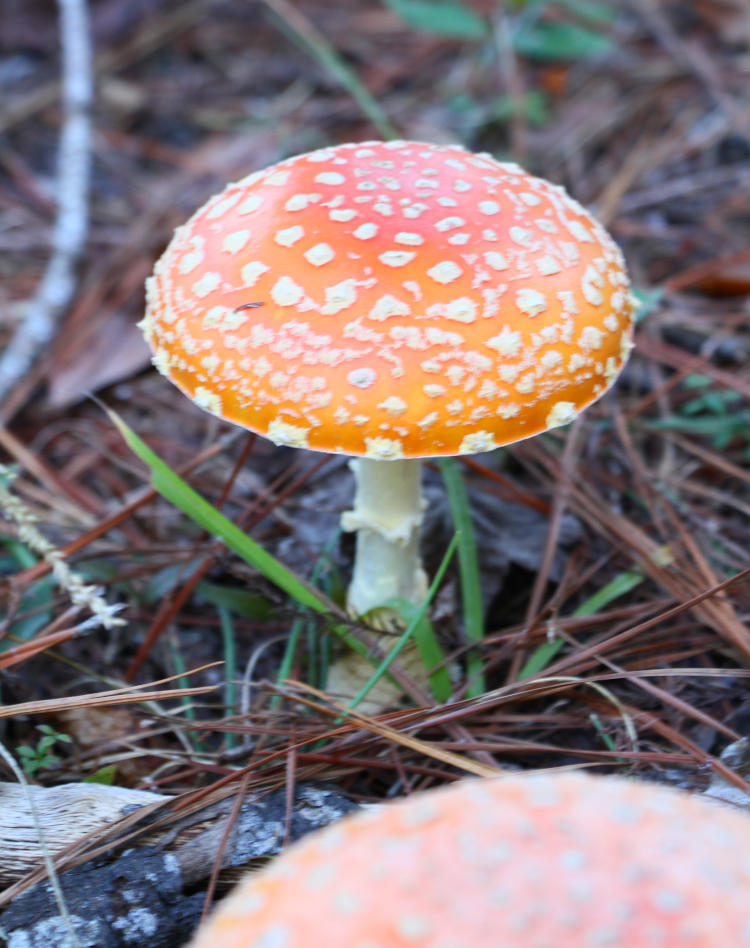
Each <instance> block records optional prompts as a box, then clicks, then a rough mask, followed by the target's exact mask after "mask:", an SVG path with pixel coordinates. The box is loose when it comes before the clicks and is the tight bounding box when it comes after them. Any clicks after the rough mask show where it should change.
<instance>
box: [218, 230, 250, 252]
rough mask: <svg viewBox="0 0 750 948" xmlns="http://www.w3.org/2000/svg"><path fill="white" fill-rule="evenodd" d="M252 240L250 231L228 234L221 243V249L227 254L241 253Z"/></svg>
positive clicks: (236, 231)
mask: <svg viewBox="0 0 750 948" xmlns="http://www.w3.org/2000/svg"><path fill="white" fill-rule="evenodd" d="M249 239H250V231H249V230H235V231H232V233H231V234H227V235H226V237H225V238H224V240H223V241H222V242H221V249H222V250H223V251H224V252H225V253H239V252H240V250H242V249H243V248H244V246H245V244H246V243H247V242H248V240H249Z"/></svg>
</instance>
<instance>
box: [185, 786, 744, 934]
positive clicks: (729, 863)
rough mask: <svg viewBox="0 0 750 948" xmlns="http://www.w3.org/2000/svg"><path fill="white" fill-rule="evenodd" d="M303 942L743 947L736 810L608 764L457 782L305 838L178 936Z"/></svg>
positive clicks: (740, 833) (740, 827) (740, 822)
mask: <svg viewBox="0 0 750 948" xmlns="http://www.w3.org/2000/svg"><path fill="white" fill-rule="evenodd" d="M313 945H320V946H326V948H497V946H501V945H502V946H513V948H584V946H595V945H596V946H605V945H606V946H607V948H648V946H654V948H657V946H658V948H678V946H679V948H730V946H731V948H739V946H741V945H750V819H748V817H747V815H746V814H744V813H740V812H738V811H731V810H729V809H725V808H723V807H721V806H718V805H716V804H711V803H707V802H706V801H704V800H700V799H696V798H695V797H691V796H688V795H687V794H684V793H682V792H680V791H676V790H670V789H667V788H662V787H656V786H653V785H649V784H645V783H638V782H637V781H631V780H623V779H619V778H613V777H587V776H585V775H580V774H565V775H538V776H525V777H508V778H501V779H498V780H494V779H493V780H467V781H462V782H460V783H458V784H455V785H453V786H452V787H450V788H448V789H445V790H439V791H431V792H426V793H418V794H415V795H414V796H413V797H410V798H408V799H407V800H405V801H401V802H399V803H396V804H388V805H385V806H383V807H382V808H379V809H377V810H376V811H374V812H367V813H364V814H362V813H360V814H357V815H355V816H353V817H347V818H345V819H344V820H342V821H341V822H340V823H337V824H336V825H335V826H331V827H329V828H327V829H325V830H322V831H320V832H318V833H315V834H313V835H311V836H308V837H306V838H305V839H304V840H303V841H302V842H300V843H297V844H295V845H294V846H292V847H291V848H290V849H289V850H288V851H287V852H286V853H284V854H283V855H282V856H281V857H279V858H278V859H277V860H276V861H275V862H273V863H272V864H271V866H270V868H268V869H265V870H263V871H261V872H258V873H256V874H254V875H251V876H249V877H248V878H246V879H245V881H244V882H243V883H241V884H240V885H239V886H238V887H237V889H235V891H234V892H233V893H232V894H231V895H230V896H229V897H228V898H227V899H226V900H225V901H224V902H223V903H222V904H221V905H220V907H219V909H218V911H217V912H216V913H215V914H214V915H213V916H212V917H211V918H210V919H209V921H208V923H207V924H206V925H204V926H202V927H201V929H200V930H199V933H198V935H197V937H196V939H195V940H194V941H193V943H192V948H310V946H313Z"/></svg>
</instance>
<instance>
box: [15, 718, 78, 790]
mask: <svg viewBox="0 0 750 948" xmlns="http://www.w3.org/2000/svg"><path fill="white" fill-rule="evenodd" d="M37 730H38V731H40V732H41V735H42V736H41V737H40V738H39V740H38V741H37V743H36V746H34V747H29V746H28V745H27V744H22V745H21V746H20V747H17V748H16V753H17V754H18V758H19V761H20V764H21V767H22V768H23V772H24V773H25V774H26V776H27V777H33V776H34V775H35V774H36V772H37V771H38V770H46V769H47V768H49V767H54V766H55V764H59V763H60V758H59V757H58V756H57V754H55V753H54V752H53V748H54V746H55V744H59V743H64V744H72V743H73V738H72V737H71V736H70V735H69V734H60V733H59V732H58V731H56V730H55V729H54V728H53V727H50V725H49V724H40V725H38V727H37Z"/></svg>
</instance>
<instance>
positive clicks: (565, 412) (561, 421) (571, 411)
mask: <svg viewBox="0 0 750 948" xmlns="http://www.w3.org/2000/svg"><path fill="white" fill-rule="evenodd" d="M577 414H578V412H577V411H576V406H575V405H574V404H573V402H557V403H556V404H554V405H553V406H552V408H551V410H550V413H549V415H547V425H548V427H550V428H557V427H558V426H559V425H567V424H569V422H571V421H573V419H574V418H575V416H576V415H577Z"/></svg>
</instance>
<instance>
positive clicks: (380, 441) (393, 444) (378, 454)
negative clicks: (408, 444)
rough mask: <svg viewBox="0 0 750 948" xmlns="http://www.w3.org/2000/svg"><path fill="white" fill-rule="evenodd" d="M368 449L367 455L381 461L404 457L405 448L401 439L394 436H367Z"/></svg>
mask: <svg viewBox="0 0 750 948" xmlns="http://www.w3.org/2000/svg"><path fill="white" fill-rule="evenodd" d="M365 444H366V445H367V450H366V451H365V457H368V458H376V459H379V460H381V461H395V460H398V459H399V458H403V456H404V449H403V445H402V444H401V442H400V441H396V440H394V439H393V438H365Z"/></svg>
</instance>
